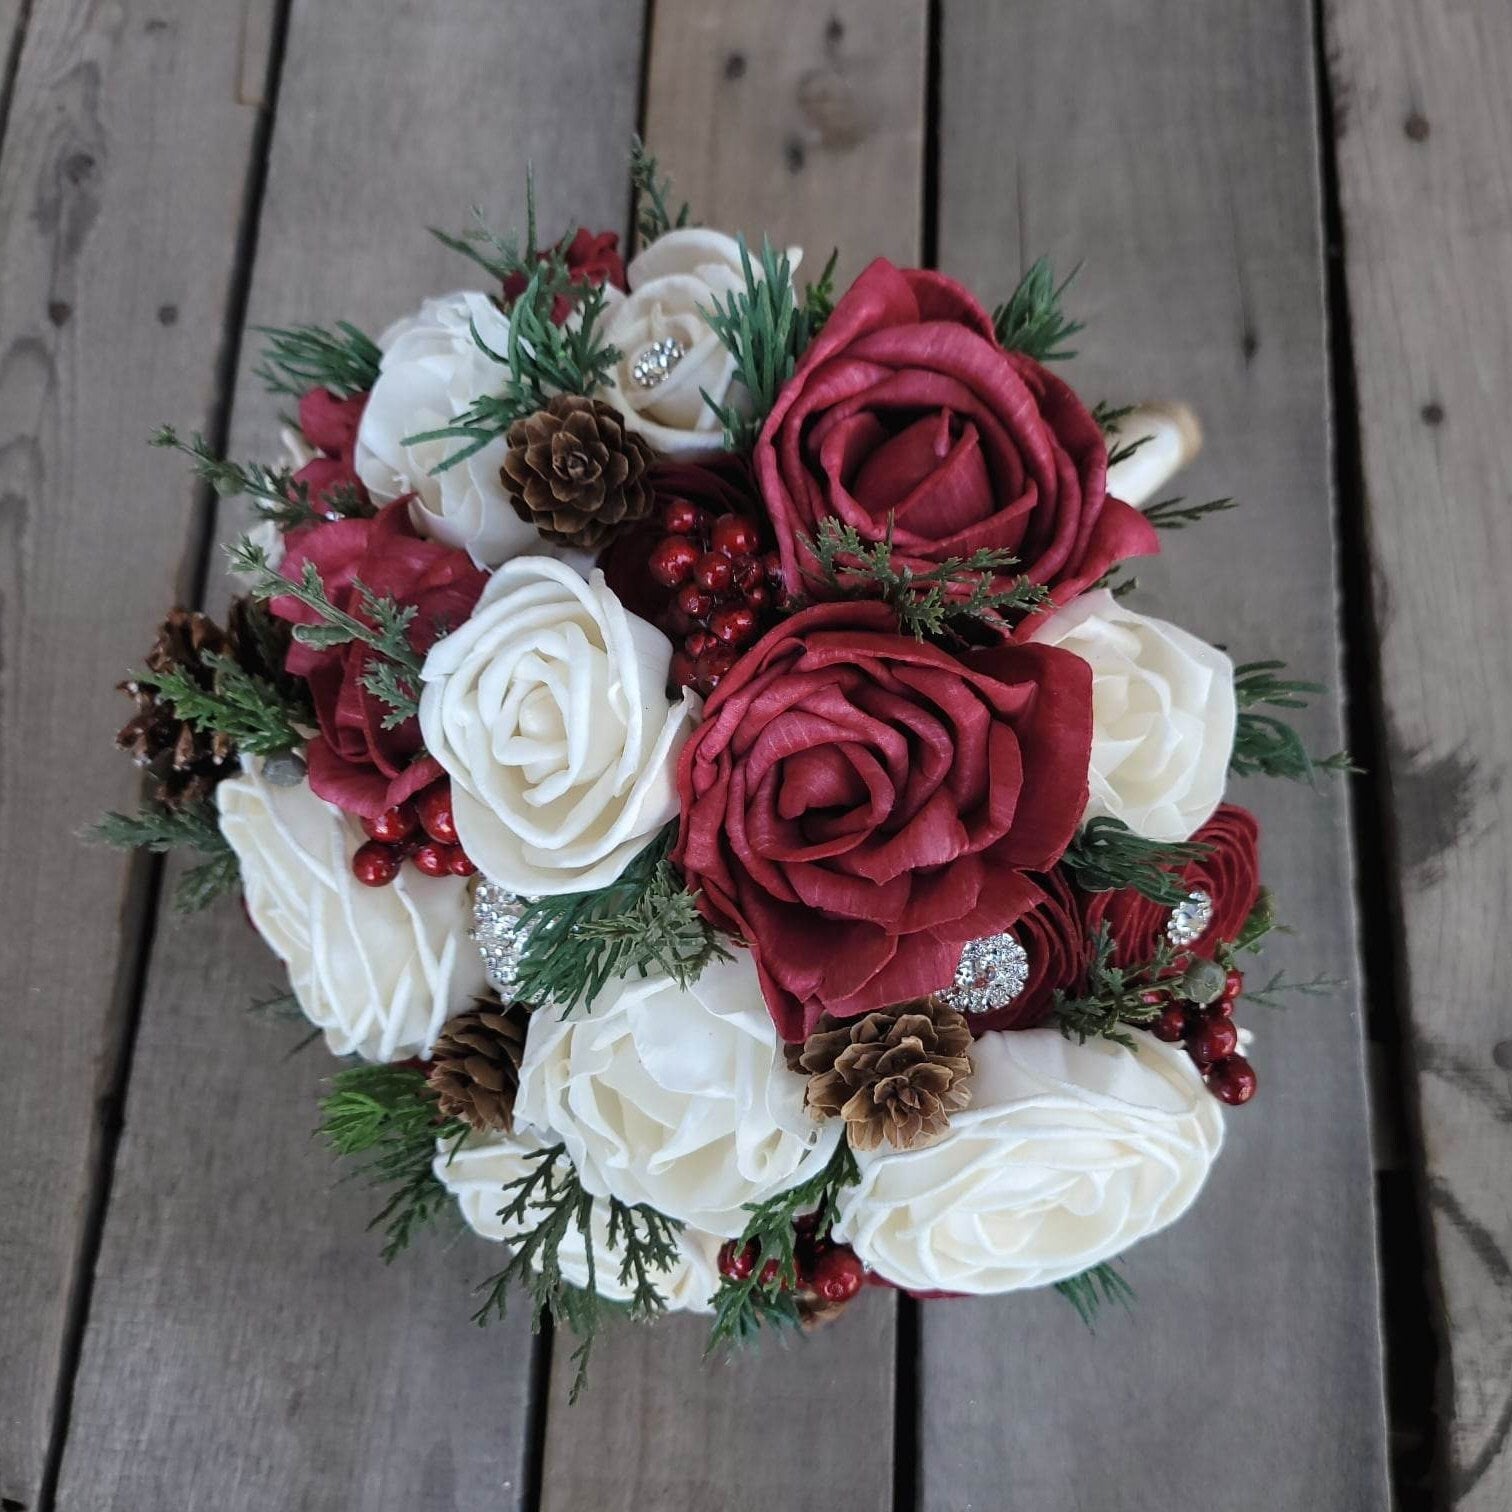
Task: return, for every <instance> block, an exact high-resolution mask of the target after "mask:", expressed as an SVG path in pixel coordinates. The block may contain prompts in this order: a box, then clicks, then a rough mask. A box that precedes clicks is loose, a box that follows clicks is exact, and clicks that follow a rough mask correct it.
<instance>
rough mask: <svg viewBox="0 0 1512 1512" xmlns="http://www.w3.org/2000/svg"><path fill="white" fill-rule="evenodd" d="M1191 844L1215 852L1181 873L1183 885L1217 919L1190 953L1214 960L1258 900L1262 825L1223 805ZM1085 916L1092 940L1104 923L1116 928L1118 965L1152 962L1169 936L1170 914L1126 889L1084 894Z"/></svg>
mask: <svg viewBox="0 0 1512 1512" xmlns="http://www.w3.org/2000/svg"><path fill="white" fill-rule="evenodd" d="M1192 840H1193V841H1194V842H1195V843H1196V844H1199V845H1206V846H1209V847H1211V849H1210V850H1209V851H1208V854H1207V855H1205V856H1203V857H1201V858H1200V859H1198V860H1196V861H1193V862H1191V863H1190V864H1189V865H1187V866H1186V867H1184V868H1183V869H1182V871H1181V873H1180V876H1181V883H1182V886H1183V887H1185V888H1186V889H1187V891H1188V892H1196V891H1201V892H1205V893H1206V894H1207V895H1208V896H1209V897H1210V898H1211V899H1212V900H1213V917H1212V920H1211V922H1210V923H1209V924H1208V926H1207V928H1206V929H1205V930H1204V931H1203V933H1202V935H1201V936H1200V937H1199V938H1198V939H1197V940H1196V941H1195V942H1194V943H1193V945H1192V947H1191V949H1190V950H1189V951H1188V952H1186V954H1187V955H1198V956H1205V957H1207V958H1209V959H1211V958H1212V957H1213V956H1214V955H1215V954H1216V953H1217V951H1218V947H1219V946H1220V945H1222V944H1227V943H1229V942H1231V941H1233V940H1236V939H1238V937H1239V931H1240V930H1241V929H1243V928H1244V922H1245V920H1246V919H1248V918H1249V916H1250V912H1251V910H1253V908H1254V906H1255V902H1256V900H1257V899H1258V898H1259V896H1260V826H1259V824H1258V823H1257V822H1256V820H1255V816H1254V815H1253V814H1251V813H1250V812H1249V811H1248V810H1247V809H1242V808H1240V807H1239V806H1238V805H1237V804H1233V803H1225V804H1222V805H1220V807H1219V809H1218V811H1217V813H1215V814H1214V815H1213V817H1212V818H1211V819H1209V820H1208V822H1207V823H1206V824H1204V825H1203V826H1202V828H1201V829H1200V830H1198V831H1197V833H1196V834H1195V835H1193V836H1192ZM1082 918H1083V920H1084V927H1085V929H1086V931H1087V933H1088V935H1089V936H1091V935H1094V934H1095V933H1096V932H1097V930H1098V928H1099V926H1101V925H1102V924H1107V925H1108V927H1109V928H1110V929H1111V930H1112V932H1113V960H1114V962H1115V964H1117V965H1119V966H1138V965H1142V964H1144V963H1145V962H1147V961H1149V960H1151V959H1152V958H1153V957H1154V955H1155V952H1156V950H1157V949H1158V948H1159V946H1160V942H1161V941H1162V940H1164V939H1165V938H1166V926H1167V924H1168V923H1169V922H1170V918H1171V910H1170V909H1169V908H1167V907H1165V906H1164V905H1163V904H1160V903H1154V902H1152V901H1151V900H1150V899H1149V898H1146V897H1145V896H1144V895H1143V894H1142V893H1137V892H1135V891H1134V889H1133V888H1124V889H1123V890H1122V891H1119V892H1104V893H1084V894H1083V895H1082Z"/></svg>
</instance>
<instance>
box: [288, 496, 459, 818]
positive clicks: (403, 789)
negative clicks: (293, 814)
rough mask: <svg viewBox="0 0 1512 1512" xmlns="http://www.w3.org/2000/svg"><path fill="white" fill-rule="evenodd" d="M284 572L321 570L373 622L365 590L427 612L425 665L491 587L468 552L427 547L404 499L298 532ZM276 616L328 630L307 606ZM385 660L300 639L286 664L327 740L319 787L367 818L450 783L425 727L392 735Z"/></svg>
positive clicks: (418, 628)
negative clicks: (424, 745)
mask: <svg viewBox="0 0 1512 1512" xmlns="http://www.w3.org/2000/svg"><path fill="white" fill-rule="evenodd" d="M285 540H286V542H287V548H288V549H287V550H286V552H285V553H284V559H283V563H282V565H281V566H280V568H279V572H280V573H281V575H282V576H284V577H286V578H289V579H290V580H295V579H297V578H298V577H299V576H300V574H301V573H302V572H303V570H304V565H305V563H306V562H310V563H313V565H314V567H315V569H316V571H317V572H318V573H319V574H320V579H321V582H322V583H324V584H325V589H326V594H327V596H328V597H329V598H330V600H331V602H332V603H333V604H334V605H335V606H336V607H337V608H338V609H340V610H341V611H342V612H343V613H346V614H349V615H351V616H352V617H353V618H355V619H359V620H362V621H363V622H364V623H365V624H371V623H372V617H371V616H370V615H369V614H368V613H367V611H366V610H365V609H364V608H363V605H362V599H361V595H360V594H359V593H358V591H357V587H356V585H357V584H358V583H361V584H362V585H363V586H364V587H366V588H368V589H369V590H370V591H371V592H372V593H374V594H376V595H377V596H379V597H380V598H381V597H384V596H388V597H391V598H393V599H394V600H395V601H396V602H397V603H399V604H400V605H413V606H414V608H415V609H416V611H417V613H416V615H415V618H414V621H413V623H412V624H411V626H410V643H411V644H412V645H413V646H414V648H415V650H416V651H417V652H418V653H419V655H420V656H421V657H423V656H424V655H425V653H426V652H427V651H428V650H429V649H430V648H431V646H432V645H434V644H435V642H436V641H437V640H438V639H439V638H440V636H441V634H442V632H443V631H444V630H445V629H448V628H452V627H454V626H456V625H459V624H461V623H462V621H463V620H465V619H466V618H467V617H468V615H469V614H471V613H472V610H473V606H474V605H475V604H476V603H477V601H478V595H479V594H480V593H481V592H482V591H483V585H484V583H486V582H487V581H488V574H487V573H486V572H483V571H481V570H480V569H479V568H477V567H475V566H474V565H473V563H472V560H471V558H470V557H469V556H468V555H467V553H466V552H465V551H454V550H452V549H451V548H450V547H447V546H442V545H440V544H438V543H437V542H435V541H428V540H423V539H422V538H421V537H420V536H418V535H417V534H416V533H415V528H414V526H413V525H412V524H411V523H410V517H409V499H408V496H406V497H405V498H402V499H396V500H395V501H394V502H393V503H392V504H390V505H388V506H387V507H386V508H385V509H383V510H382V511H381V512H380V513H379V514H377V515H375V516H374V517H372V518H371V519H357V520H333V521H331V522H330V523H328V524H320V525H309V526H305V527H303V528H302V529H300V530H294V531H290V532H289V534H288V536H287V537H285ZM268 607H269V608H270V609H271V610H272V612H273V613H274V614H275V615H277V616H278V618H280V619H283V620H288V621H289V622H290V623H291V624H295V625H313V624H320V623H323V622H322V620H321V618H320V616H319V615H318V614H317V613H316V612H315V611H314V610H313V609H310V608H307V607H306V606H305V605H303V604H301V603H300V602H299V600H298V599H295V598H289V597H282V598H275V599H273V600H272V601H271V602H270V604H269V606H268ZM374 655H375V653H374V652H373V651H372V650H371V648H370V647H368V646H367V645H366V644H364V643H363V642H361V641H353V642H351V643H349V644H347V645H344V646H329V647H318V646H306V645H304V644H302V643H301V642H299V641H297V640H296V641H294V642H293V644H292V645H291V646H290V647H289V654H288V658H287V660H286V662H285V666H286V667H287V669H288V671H289V672H290V673H292V674H293V675H294V676H296V677H302V678H304V680H305V681H306V682H307V683H308V684H309V688H310V697H311V700H312V702H313V703H314V705H315V718H316V720H317V722H318V723H319V725H320V733H319V735H317V736H316V737H315V738H314V739H313V740H312V741H311V742H310V744H309V747H308V748H307V750H306V753H305V756H306V760H307V761H308V763H309V774H310V786H311V788H313V789H314V791H315V792H316V793H317V794H318V795H319V796H320V797H322V798H324V799H325V800H326V801H327V802H328V803H334V804H335V805H336V806H337V807H338V808H340V809H344V810H345V811H346V812H347V813H351V814H356V815H359V816H360V817H362V818H365V819H376V818H377V817H378V815H380V814H381V813H383V811H384V810H385V809H387V808H390V807H392V806H393V805H394V804H396V803H400V802H402V801H403V800H404V799H406V798H408V797H410V796H411V795H413V794H415V793H417V792H419V791H420V789H421V788H424V787H427V786H429V785H430V784H431V783H432V782H434V781H435V780H436V778H438V777H440V776H441V775H442V772H441V767H440V764H439V763H438V762H437V761H435V760H434V759H432V758H431V757H428V756H426V757H419V759H417V757H418V756H419V752H420V748H421V743H420V725H419V721H418V720H415V719H406V720H405V721H404V723H403V724H401V725H398V726H397V727H395V728H394V729H391V730H386V729H384V727H383V721H384V718H385V717H386V716H387V715H388V713H389V712H390V711H389V708H388V705H386V704H385V703H383V702H382V701H381V700H379V699H377V698H375V697H374V696H373V695H372V694H371V693H369V692H368V690H367V689H366V688H365V687H363V685H362V680H363V677H364V675H365V674H366V672H367V670H368V668H369V666H370V665H371V663H372V661H373V658H374Z"/></svg>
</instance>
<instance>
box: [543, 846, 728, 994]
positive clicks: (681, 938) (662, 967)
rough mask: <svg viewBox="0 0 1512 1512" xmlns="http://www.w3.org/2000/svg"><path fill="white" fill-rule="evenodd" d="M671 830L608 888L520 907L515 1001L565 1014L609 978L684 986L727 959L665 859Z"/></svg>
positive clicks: (677, 876) (565, 895) (546, 899)
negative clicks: (657, 978)
mask: <svg viewBox="0 0 1512 1512" xmlns="http://www.w3.org/2000/svg"><path fill="white" fill-rule="evenodd" d="M676 828H677V827H676V825H675V824H670V825H668V826H667V827H666V828H665V829H664V830H663V831H662V832H661V833H660V834H659V835H658V836H657V837H656V839H655V840H653V841H652V842H651V844H650V845H648V846H647V847H646V848H645V849H644V850H643V851H641V852H640V854H639V855H638V856H636V857H635V859H634V860H632V861H631V862H630V864H629V865H628V866H627V867H626V868H625V870H624V871H623V872H621V873H620V875H619V876H618V877H617V878H616V879H615V880H614V881H613V882H611V883H610V884H609V886H607V887H603V888H600V889H598V891H596V892H582V893H564V894H561V895H559V896H555V897H545V898H538V899H536V900H535V901H533V902H531V903H528V904H527V905H526V908H525V912H524V914H523V915H522V916H521V918H520V923H519V934H520V936H521V937H522V938H523V939H524V940H525V946H524V949H523V950H522V951H521V954H520V963H519V969H518V973H517V976H516V983H515V989H514V991H515V996H516V997H517V998H518V999H519V1000H520V1001H521V1002H524V1003H550V1004H553V1005H554V1006H555V1007H557V1008H559V1009H561V1010H562V1012H564V1013H568V1012H571V1011H572V1010H573V1009H574V1008H576V1007H577V1006H578V1005H579V1004H580V1003H585V1002H592V1001H593V999H594V998H596V997H597V996H598V995H599V993H600V992H602V991H603V990H604V987H605V986H606V985H607V984H608V983H609V982H610V981H612V980H614V979H615V978H617V977H627V976H631V975H638V976H645V975H646V974H647V972H649V971H650V970H652V969H653V968H655V969H656V970H659V971H662V972H665V973H666V975H668V976H670V977H671V978H672V979H673V981H675V982H677V983H678V985H679V986H683V987H686V986H688V985H689V984H690V983H691V982H693V981H694V979H695V978H697V976H698V975H699V973H700V972H702V971H703V970H704V968H705V967H706V966H708V965H710V964H711V963H712V962H713V961H716V960H728V959H729V953H728V952H727V951H726V950H725V948H724V946H723V945H721V944H720V943H719V940H718V937H717V936H716V935H715V933H714V931H713V930H712V929H711V928H710V927H709V925H708V924H707V923H705V921H704V919H703V916H702V915H701V914H700V913H699V912H698V907H697V902H696V899H695V897H694V895H693V894H692V893H690V892H689V891H688V889H687V888H686V887H685V886H684V884H683V880H682V877H681V876H680V875H679V874H678V872H677V869H676V868H675V867H674V866H673V865H672V863H671V862H670V861H669V860H668V859H667V852H668V850H669V849H670V848H671V845H672V841H673V839H674V837H675V835H676Z"/></svg>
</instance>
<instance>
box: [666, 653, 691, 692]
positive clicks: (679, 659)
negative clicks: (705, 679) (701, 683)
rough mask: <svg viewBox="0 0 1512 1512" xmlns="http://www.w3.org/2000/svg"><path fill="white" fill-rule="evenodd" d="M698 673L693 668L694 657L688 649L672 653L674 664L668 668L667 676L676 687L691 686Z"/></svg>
mask: <svg viewBox="0 0 1512 1512" xmlns="http://www.w3.org/2000/svg"><path fill="white" fill-rule="evenodd" d="M697 675H698V674H697V673H696V672H694V670H693V658H692V657H691V656H689V655H688V653H687V652H686V651H674V652H673V653H672V665H671V667H670V668H669V669H668V672H667V678H668V681H670V682H671V684H672V686H673V687H674V688H691V687H692V686H693V680H694V678H695V677H696V676H697Z"/></svg>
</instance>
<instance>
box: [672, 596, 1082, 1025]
mask: <svg viewBox="0 0 1512 1512" xmlns="http://www.w3.org/2000/svg"><path fill="white" fill-rule="evenodd" d="M1091 742H1092V702H1091V674H1090V672H1089V670H1088V668H1087V665H1086V663H1085V662H1083V661H1082V660H1081V659H1080V658H1078V657H1076V656H1072V655H1071V654H1069V653H1068V652H1064V651H1060V650H1059V649H1057V648H1055V647H1050V646H1038V645H1025V646H1008V645H996V646H993V647H990V648H987V649H985V650H980V651H973V652H970V653H968V654H967V655H966V656H965V657H963V658H961V659H957V658H956V657H953V656H951V655H949V654H948V653H947V652H945V651H942V650H940V649H939V648H938V647H936V646H932V645H929V644H927V643H925V642H921V641H917V640H914V639H912V638H911V637H907V636H902V635H899V634H898V633H897V629H896V620H895V618H894V616H893V614H892V612H891V611H890V610H889V609H888V608H887V607H886V606H885V605H883V604H880V603H873V602H851V603H837V604H823V605H818V606H816V607H814V608H812V609H806V610H804V611H803V612H801V613H799V614H796V615H794V616H793V617H792V618H791V619H789V620H786V621H784V622H783V623H782V624H780V625H778V626H777V628H776V629H774V630H773V631H771V632H770V633H769V634H768V635H767V636H766V637H765V638H764V639H763V640H762V641H760V642H759V643H758V644H757V645H756V646H754V647H753V648H752V649H751V650H750V651H749V652H748V653H747V654H746V655H745V656H743V657H742V658H741V659H740V661H739V662H737V663H736V665H735V667H734V669H733V670H732V671H731V672H730V673H729V674H728V676H727V677H726V678H725V680H724V682H723V683H721V685H720V687H719V690H718V692H717V693H716V694H715V695H714V696H713V697H712V698H711V699H710V700H709V702H708V704H707V705H706V706H705V711H704V722H703V723H702V724H701V725H700V726H699V727H698V729H696V730H695V731H694V732H693V734H692V736H691V738H690V739H689V741H688V743H687V745H686V746H685V747H684V748H683V752H682V757H681V760H680V761H679V763H678V773H677V781H678V796H679V799H680V801H681V808H682V814H681V821H680V830H679V834H678V839H677V847H676V850H675V851H674V857H675V859H676V860H677V862H678V863H679V864H680V865H681V866H682V868H683V870H684V872H685V874H686V877H687V881H688V885H689V886H690V887H692V888H696V889H698V890H699V892H700V903H701V906H702V907H703V909H704V912H705V913H706V915H707V916H708V917H709V918H710V919H711V920H712V921H713V922H715V923H716V924H717V925H720V926H722V927H723V928H725V929H728V930H731V931H734V932H736V933H738V934H739V935H741V936H742V937H743V938H744V939H746V940H747V941H748V942H749V943H750V946H751V951H752V954H753V955H754V957H755V960H756V967H757V970H758V971H759V973H760V976H761V983H762V991H763V993H764V995H765V997H766V1001H767V1006H768V1008H769V1009H770V1010H771V1013H772V1018H773V1020H774V1021H775V1022H776V1025H777V1028H778V1031H779V1032H780V1033H781V1035H782V1036H783V1038H784V1039H787V1040H801V1039H803V1038H804V1037H805V1036H806V1035H807V1034H808V1033H809V1032H811V1031H812V1029H813V1027H814V1025H815V1024H816V1023H817V1021H818V1019H819V1016H820V1015H821V1014H822V1013H826V1012H828V1013H832V1014H835V1015H836V1016H837V1017H840V1018H846V1017H851V1016H854V1015H856V1014H860V1013H865V1012H868V1011H869V1010H871V1009H873V1008H881V1007H884V1006H886V1005H887V1004H890V1003H900V1002H903V1001H905V1000H907V999H908V998H912V997H919V996H921V995H922V994H924V993H926V992H931V991H935V990H937V989H939V988H942V987H945V986H946V985H948V984H949V982H950V980H951V978H952V976H953V975H954V973H955V968H956V965H957V963H958V961H959V959H960V954H961V947H962V946H963V945H964V944H965V943H966V941H968V940H972V939H976V938H977V937H978V936H981V935H989V934H995V933H997V932H999V931H1000V930H1003V929H1006V928H1007V927H1008V925H1010V924H1012V923H1013V921H1014V920H1015V919H1017V918H1019V917H1020V916H1021V915H1022V914H1023V913H1024V912H1025V910H1027V909H1029V908H1032V907H1033V906H1034V905H1035V904H1036V903H1037V902H1039V901H1040V899H1041V898H1042V897H1043V896H1044V893H1043V890H1042V889H1041V888H1040V886H1039V885H1038V884H1037V883H1036V882H1035V881H1034V880H1033V879H1032V878H1030V877H1029V876H1027V875H1025V874H1026V873H1027V872H1030V871H1043V870H1045V869H1047V868H1048V867H1050V866H1051V865H1053V864H1054V862H1055V861H1056V859H1057V858H1058V857H1059V856H1060V854H1061V852H1062V851H1063V850H1064V849H1065V847H1066V844H1067V842H1068V841H1069V840H1070V838H1071V836H1072V833H1073V832H1074V831H1075V829H1076V826H1077V823H1078V821H1079V820H1080V819H1081V815H1082V810H1083V808H1084V807H1085V805H1086V799H1087V762H1088V758H1089V755H1090V751H1091Z"/></svg>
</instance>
